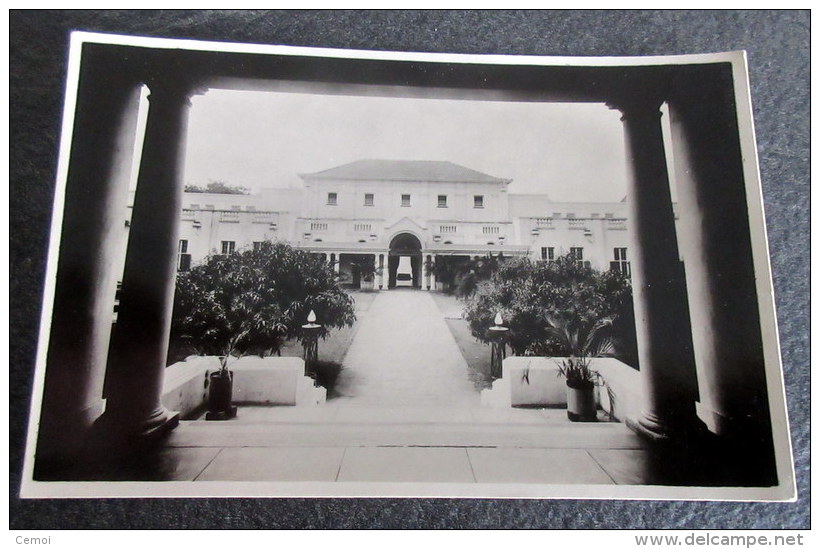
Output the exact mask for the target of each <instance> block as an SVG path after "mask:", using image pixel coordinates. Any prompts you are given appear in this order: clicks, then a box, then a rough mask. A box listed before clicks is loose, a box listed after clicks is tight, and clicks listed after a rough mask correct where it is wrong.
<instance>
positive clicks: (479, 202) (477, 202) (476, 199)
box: [473, 194, 484, 208]
mask: <svg viewBox="0 0 820 549" xmlns="http://www.w3.org/2000/svg"><path fill="white" fill-rule="evenodd" d="M483 207H484V195H483V194H477V195H475V196H473V208H483Z"/></svg>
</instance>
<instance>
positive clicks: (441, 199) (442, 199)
mask: <svg viewBox="0 0 820 549" xmlns="http://www.w3.org/2000/svg"><path fill="white" fill-rule="evenodd" d="M438 207H439V208H446V207H447V195H446V194H440V195H438Z"/></svg>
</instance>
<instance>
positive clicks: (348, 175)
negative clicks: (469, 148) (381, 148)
mask: <svg viewBox="0 0 820 549" xmlns="http://www.w3.org/2000/svg"><path fill="white" fill-rule="evenodd" d="M299 177H301V178H302V179H320V180H321V179H328V180H340V179H345V180H359V181H429V182H458V183H509V182H510V181H511V180H510V179H502V178H499V177H493V176H492V175H487V174H486V173H481V172H477V171H475V170H471V169H470V168H465V167H464V166H460V165H458V164H454V163H452V162H447V161H444V160H379V159H368V160H358V161H356V162H351V163H350V164H343V165H341V166H337V167H335V168H330V169H328V170H324V171H321V172H316V173H308V174H299Z"/></svg>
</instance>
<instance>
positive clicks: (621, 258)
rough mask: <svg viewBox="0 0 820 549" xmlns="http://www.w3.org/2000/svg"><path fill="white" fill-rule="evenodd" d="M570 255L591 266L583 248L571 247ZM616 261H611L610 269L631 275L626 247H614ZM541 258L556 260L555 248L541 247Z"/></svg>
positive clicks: (550, 260)
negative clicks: (585, 259) (585, 258)
mask: <svg viewBox="0 0 820 549" xmlns="http://www.w3.org/2000/svg"><path fill="white" fill-rule="evenodd" d="M569 255H570V256H572V258H573V259H574V260H575V261H576V262H577V263H579V264H580V265H586V266H589V264H590V263H589V261H584V249H583V248H570V249H569ZM613 256H614V258H615V259H614V261H610V262H609V270H611V271H618V272H619V273H623V274H625V275H626V276H630V274H631V271H630V266H629V260H627V258H626V248H613ZM541 259H542V260H543V261H549V262H552V261H555V248H553V247H549V246H544V247H542V248H541Z"/></svg>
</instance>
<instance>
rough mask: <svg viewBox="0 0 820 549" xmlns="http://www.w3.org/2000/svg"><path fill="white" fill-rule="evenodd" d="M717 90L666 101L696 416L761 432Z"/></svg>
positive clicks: (760, 389) (762, 407) (748, 260)
mask: <svg viewBox="0 0 820 549" xmlns="http://www.w3.org/2000/svg"><path fill="white" fill-rule="evenodd" d="M719 93H720V91H712V93H709V90H702V91H701V90H697V91H694V92H693V93H692V94H691V95H686V96H685V97H681V98H678V99H677V100H676V101H675V102H673V103H672V104H670V109H669V111H670V117H671V119H672V120H671V138H672V145H673V147H672V152H673V158H674V161H673V163H674V173H675V177H676V183H677V185H676V186H677V190H678V202H679V204H680V206H681V220H680V222H679V225H678V228H679V234H680V235H681V238H680V246H681V251H682V252H683V254H684V258H685V260H686V284H687V287H688V289H689V308H690V311H691V316H692V337H693V340H694V341H695V343H696V344H697V345H696V347H695V361H696V364H697V375H698V387H699V393H700V394H699V410H698V415H699V416H700V417H701V418H702V419H703V420H704V421H705V423H706V424H707V425H708V426H709V428H710V430H711V431H713V432H715V433H716V434H718V435H721V436H726V437H731V438H732V439H735V440H737V439H744V438H748V439H750V440H760V439H765V438H768V437H769V436H770V435H769V434H768V433H767V431H768V430H769V429H770V426H769V423H768V417H769V409H768V405H767V403H768V396H767V391H766V378H765V368H764V363H763V344H762V339H761V328H760V315H759V312H758V302H757V291H756V288H755V283H756V281H755V271H754V264H753V261H752V257H753V256H752V253H753V252H752V245H751V241H750V237H749V234H750V230H749V219H748V213H747V204H746V195H745V192H744V174H743V166H742V163H741V158H742V155H741V149H740V143H739V141H738V138H737V135H738V133H737V125H736V124H737V123H736V121H735V120H734V109H731V108H727V107H724V108H720V107H719V105H720V103H719V102H718V101H716V99H717V98H718V97H719ZM699 95H701V96H707V97H708V99H707V98H706V97H698V96H699ZM725 101H726V103H727V104H731V99H730V98H727V99H726V100H725Z"/></svg>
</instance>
